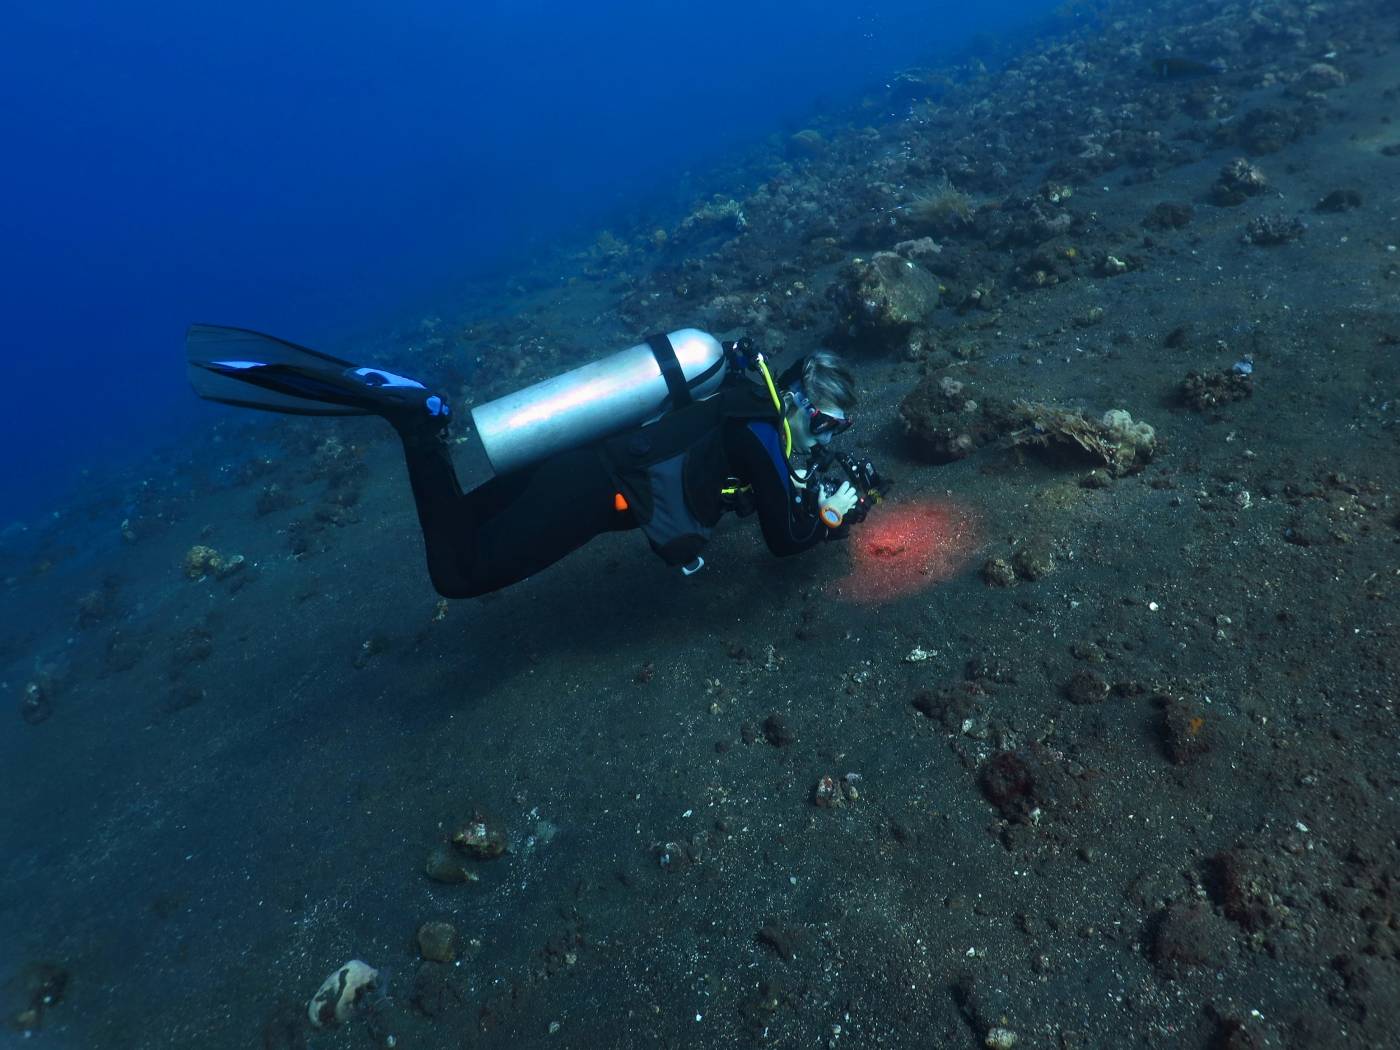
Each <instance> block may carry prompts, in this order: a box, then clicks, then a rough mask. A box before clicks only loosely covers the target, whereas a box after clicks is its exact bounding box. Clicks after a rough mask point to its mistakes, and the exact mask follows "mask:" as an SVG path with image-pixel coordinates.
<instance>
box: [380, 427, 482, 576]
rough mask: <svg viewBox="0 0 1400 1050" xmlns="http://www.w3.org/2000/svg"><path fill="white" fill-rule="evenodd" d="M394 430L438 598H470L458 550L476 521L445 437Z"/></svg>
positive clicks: (465, 543) (462, 549)
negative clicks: (401, 451) (398, 439)
mask: <svg viewBox="0 0 1400 1050" xmlns="http://www.w3.org/2000/svg"><path fill="white" fill-rule="evenodd" d="M399 436H400V437H401V438H402V439H403V452H404V462H405V463H406V464H407V466H408V482H409V485H410V486H412V488H413V502H414V505H415V506H416V507H417V510H418V524H419V526H420V527H421V528H422V530H423V546H424V548H425V550H426V553H427V560H428V576H429V577H430V578H431V579H432V581H433V587H434V588H436V590H437V592H438V593H439V594H441V595H442V596H443V597H444V598H470V597H472V596H473V594H474V593H475V592H474V591H473V590H472V589H471V584H470V581H469V579H468V576H467V573H466V572H464V570H463V562H464V558H463V556H464V554H465V553H466V552H468V551H469V550H470V549H471V545H472V537H473V534H474V531H475V524H476V522H475V516H474V515H473V513H472V508H471V506H470V505H469V503H468V501H467V499H466V497H465V496H464V495H463V494H462V486H461V483H460V482H458V480H457V470H456V468H455V467H454V466H453V464H452V455H451V452H450V451H449V449H448V445H447V441H446V440H445V439H444V437H443V436H442V435H441V434H427V433H421V432H420V433H414V432H412V431H409V430H399Z"/></svg>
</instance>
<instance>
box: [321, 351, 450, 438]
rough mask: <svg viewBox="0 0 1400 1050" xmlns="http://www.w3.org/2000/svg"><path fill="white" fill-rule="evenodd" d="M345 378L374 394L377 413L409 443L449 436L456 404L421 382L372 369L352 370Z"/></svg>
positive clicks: (373, 400) (347, 372)
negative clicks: (447, 433) (453, 407)
mask: <svg viewBox="0 0 1400 1050" xmlns="http://www.w3.org/2000/svg"><path fill="white" fill-rule="evenodd" d="M345 377H346V378H347V379H350V380H353V381H355V382H358V383H360V384H362V385H363V386H364V387H365V388H366V389H367V391H368V392H372V394H373V397H372V398H371V403H372V404H373V406H374V410H375V411H376V412H377V413H378V414H379V415H381V416H383V417H384V418H385V419H387V420H388V421H389V423H390V424H391V425H392V426H393V428H394V429H395V430H397V431H398V432H399V436H400V437H402V438H403V439H404V440H405V441H409V440H411V441H424V442H433V441H441V440H442V439H443V438H444V437H445V436H446V432H447V428H448V426H449V425H450V424H451V422H452V405H451V404H450V403H449V402H448V400H447V398H445V397H443V396H442V395H441V394H435V393H433V392H432V391H431V390H429V389H428V388H427V387H426V386H424V385H423V384H422V383H420V382H418V380H416V379H409V378H407V377H406V376H401V375H395V374H394V373H393V372H389V371H386V370H384V369H382V368H372V367H361V368H352V369H349V370H347V371H346V373H345Z"/></svg>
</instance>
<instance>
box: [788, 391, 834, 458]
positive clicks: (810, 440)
mask: <svg viewBox="0 0 1400 1050" xmlns="http://www.w3.org/2000/svg"><path fill="white" fill-rule="evenodd" d="M814 410H815V411H814ZM787 418H788V428H789V429H790V430H791V431H792V447H793V450H794V451H797V452H810V451H811V450H812V449H814V448H816V447H817V446H818V445H829V444H831V439H832V438H833V437H835V436H836V434H837V433H838V432H839V431H838V428H836V427H833V426H830V425H824V426H820V427H816V428H814V427H813V425H812V421H813V420H821V421H824V422H827V423H828V424H829V421H831V420H844V419H845V415H844V413H842V411H841V410H840V409H839V408H837V407H836V406H835V405H822V404H817V405H812V404H810V403H807V402H806V401H805V399H803V398H798V399H796V401H795V403H794V404H793V406H792V409H791V410H790V411H789V412H788V417H787ZM814 431H815V432H814Z"/></svg>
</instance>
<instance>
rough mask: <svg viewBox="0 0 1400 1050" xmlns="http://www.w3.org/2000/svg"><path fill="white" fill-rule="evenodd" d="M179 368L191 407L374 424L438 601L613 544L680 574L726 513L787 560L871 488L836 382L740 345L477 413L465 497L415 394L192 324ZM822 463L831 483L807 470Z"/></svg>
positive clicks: (363, 373) (437, 426)
mask: <svg viewBox="0 0 1400 1050" xmlns="http://www.w3.org/2000/svg"><path fill="white" fill-rule="evenodd" d="M186 353H187V361H188V373H189V377H190V380H191V382H192V384H193V385H194V388H195V391H196V393H198V394H199V395H200V396H201V397H203V398H205V399H208V400H212V401H220V402H223V403H225V404H233V405H242V406H245V407H252V408H259V409H264V410H268V411H276V412H286V413H293V414H300V415H378V416H381V417H383V418H384V419H386V420H388V422H389V423H390V424H391V425H392V426H393V427H394V429H395V430H396V431H397V432H398V435H399V437H400V439H401V440H402V442H403V449H404V457H405V460H406V462H407V465H408V476H409V482H410V484H411V485H412V489H413V497H414V502H415V503H416V505H417V510H418V520H419V523H420V525H421V526H422V530H423V541H424V545H425V547H426V549H427V562H428V573H429V575H430V577H431V579H432V582H433V586H434V587H435V588H436V589H437V591H438V593H439V594H441V595H443V596H444V597H447V598H469V597H476V596H478V595H482V594H487V593H490V592H492V591H496V590H499V589H501V588H503V587H507V586H509V585H510V584H512V583H516V582H519V581H520V580H523V579H525V578H526V577H528V576H531V575H533V574H534V573H536V572H538V571H539V570H541V569H543V568H545V567H546V566H549V565H552V564H553V563H554V562H556V561H558V560H559V559H561V558H563V557H564V556H565V555H567V554H569V553H571V552H572V551H574V550H577V549H578V548H579V547H581V546H583V545H584V544H585V543H587V542H588V541H589V540H591V539H593V538H594V537H595V536H597V535H599V534H601V533H604V532H614V531H619V530H626V529H640V530H641V531H642V532H643V534H644V535H645V536H646V537H647V539H648V541H649V542H650V544H651V546H652V549H653V550H654V551H655V552H656V553H657V554H659V555H660V556H661V557H662V558H663V559H664V560H665V561H666V562H667V563H668V564H670V565H673V566H676V567H678V568H680V569H681V570H682V572H684V573H685V574H686V575H690V574H692V573H694V572H696V571H698V570H699V569H700V568H701V567H702V566H703V565H704V559H703V558H702V557H701V555H700V551H701V549H702V548H703V547H704V545H705V543H706V541H707V540H708V539H709V537H710V534H711V532H712V531H713V529H714V527H715V525H716V524H717V523H718V521H719V519H720V518H721V517H722V516H723V515H724V514H725V513H726V512H729V511H733V512H735V513H738V514H739V515H741V516H747V515H748V514H752V513H756V514H757V515H758V519H759V524H760V527H761V529H762V532H763V538H764V540H765V541H766V543H767V546H768V548H769V550H770V551H772V552H773V553H774V554H775V555H778V556H780V557H781V556H787V555H792V554H797V553H799V552H801V551H804V550H807V549H808V548H810V547H812V546H814V545H815V544H817V543H820V542H822V541H824V540H827V539H832V538H840V537H843V536H844V535H845V534H846V533H847V532H848V530H849V527H850V523H851V522H854V521H858V520H861V519H863V518H864V516H865V513H866V511H867V508H868V506H869V505H870V504H871V503H872V502H874V501H875V500H876V499H878V497H879V492H880V491H881V490H882V483H881V482H880V481H879V478H878V475H876V473H875V471H874V468H873V466H871V465H870V464H868V463H864V464H861V463H859V462H858V461H857V460H855V459H854V458H852V457H844V458H842V457H835V456H834V454H833V453H832V452H831V451H830V450H829V449H828V448H827V446H828V444H829V443H830V441H831V439H832V438H833V437H834V436H835V435H837V434H839V433H841V432H843V431H845V430H847V429H848V428H849V427H850V426H851V425H852V422H853V419H852V416H851V409H852V408H853V407H854V405H855V403H856V395H855V385H854V380H853V377H852V375H851V372H850V370H849V369H848V368H847V367H846V365H845V364H844V363H843V362H842V361H841V359H840V358H839V357H837V356H836V355H835V354H833V353H830V352H828V351H824V350H819V351H817V352H815V353H812V354H809V355H807V356H806V357H804V358H802V359H800V360H798V361H797V362H796V363H795V364H793V365H792V366H791V367H790V368H788V369H787V370H786V371H785V372H783V373H782V375H781V376H779V377H778V378H777V380H776V381H775V380H774V378H773V376H772V373H771V372H770V371H769V369H768V366H767V363H766V361H765V359H764V357H763V355H762V354H761V353H758V352H756V351H755V350H754V348H753V346H752V344H751V343H750V342H749V341H748V340H747V339H744V340H739V341H738V342H734V343H727V344H721V343H719V342H718V341H717V340H716V339H714V338H713V337H712V336H710V335H708V334H707V333H704V332H701V331H698V330H697V329H682V330H680V331H677V332H672V333H669V334H667V335H656V336H651V337H649V338H648V340H647V341H646V342H645V343H642V344H638V345H637V346H634V347H632V348H630V349H629V350H625V351H622V352H621V353H618V354H614V355H612V356H611V357H609V358H605V359H603V360H601V361H598V362H594V363H593V364H590V365H585V366H583V367H582V368H577V369H574V370H573V371H571V372H568V373H565V374H564V375H561V376H556V377H554V378H553V379H549V380H545V381H544V382H542V383H537V384H535V385H534V386H531V387H528V388H526V389H525V390H522V391H517V392H516V393H514V394H511V395H507V396H506V397H503V398H499V399H497V400H496V401H492V402H489V403H487V404H484V405H478V406H476V407H474V408H473V409H472V421H473V424H474V425H475V429H476V431H477V434H478V436H479V437H480V439H481V442H482V445H483V447H484V449H485V451H486V454H487V458H488V459H489V460H490V461H491V465H492V467H493V469H494V471H495V476H494V477H493V478H491V480H489V481H487V482H485V483H484V484H482V485H480V486H479V487H477V488H475V489H472V490H471V491H470V492H463V491H462V489H461V486H460V484H459V483H458V479H457V473H456V469H455V467H454V465H453V462H452V457H451V454H450V446H449V443H448V440H447V432H448V427H449V424H450V422H451V419H452V414H451V407H450V405H449V404H448V402H447V399H446V398H444V397H443V396H442V395H441V394H438V393H434V392H433V391H432V390H430V389H429V388H427V387H426V386H424V385H423V384H422V383H420V382H418V381H417V380H415V379H409V378H407V377H404V376H400V375H396V374H394V373H392V372H389V371H386V370H384V369H381V368H374V367H366V366H359V365H355V364H353V363H351V362H348V361H343V360H341V359H339V358H335V357H332V356H330V355H328V354H323V353H320V352H319V351H316V350H310V349H307V348H306V347H301V346H296V345H295V344H292V343H288V342H285V341H283V340H280V339H276V338H274V337H272V336H268V335H263V334H261V333H258V332H252V331H248V330H246V329H238V328H224V327H219V326H214V325H193V326H192V327H191V328H190V329H189V332H188V333H187V336H186ZM745 371H749V372H753V373H756V374H757V376H758V377H759V380H760V381H752V380H749V379H746V378H745V377H744V376H743V374H742V373H743V372H745ZM833 462H836V463H839V465H841V466H842V467H843V468H844V469H845V472H846V478H845V479H844V480H840V481H835V480H831V479H829V478H828V476H827V475H826V474H825V473H824V470H825V468H827V467H830V466H831V465H832V463H833ZM804 464H805V465H804Z"/></svg>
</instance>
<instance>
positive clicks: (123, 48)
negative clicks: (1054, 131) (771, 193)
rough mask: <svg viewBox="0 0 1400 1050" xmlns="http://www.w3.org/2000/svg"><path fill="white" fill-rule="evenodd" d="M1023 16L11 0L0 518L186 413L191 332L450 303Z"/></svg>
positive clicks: (630, 6) (412, 2)
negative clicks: (191, 328) (633, 203)
mask: <svg viewBox="0 0 1400 1050" xmlns="http://www.w3.org/2000/svg"><path fill="white" fill-rule="evenodd" d="M1051 6H1052V5H1051V4H1049V3H1045V2H1034V0H1002V2H987V3H983V4H980V5H975V6H974V5H965V4H956V5H955V4H942V3H935V4H929V3H927V2H914V0H890V2H880V3H850V2H845V3H837V2H833V0H812V2H805V3H791V2H781V3H780V2H766V0H749V2H744V3H738V2H734V0H721V2H710V3H697V2H691V0H681V2H672V3H661V4H654V3H641V2H637V0H632V2H618V0H603V2H595V3H591V4H566V3H561V2H558V0H550V2H546V0H515V2H509V3H507V2H499V0H498V2H490V0H486V2H476V3H471V4H462V3H447V2H443V0H406V2H403V3H398V4H393V5H390V4H377V5H375V4H351V5H346V4H339V3H337V4H331V3H326V2H324V0H315V2H310V3H305V4H285V3H270V2H267V0H245V2H243V3H239V4H236V5H224V6H218V7H209V6H208V5H200V4H190V3H188V2H184V0H181V2H174V0H144V2H138V3H136V4H131V5H113V4H107V3H96V2H90V0H79V2H65V0H57V2H54V0H45V2H42V3H41V2H37V0H17V2H16V3H14V4H10V5H7V8H6V12H7V13H6V15H5V17H4V22H5V23H6V24H5V27H4V33H3V34H0V83H3V96H2V97H3V98H4V99H5V100H6V103H5V105H4V106H0V142H3V143H4V150H3V155H4V156H5V157H6V158H7V159H6V160H5V161H4V162H3V163H0V193H3V200H4V202H5V203H4V207H3V208H0V237H2V238H3V243H4V245H5V251H4V253H3V256H0V268H2V272H0V306H2V307H3V315H4V318H5V324H6V329H5V337H4V339H3V341H2V342H0V356H2V359H3V364H4V368H5V374H4V382H3V383H0V390H3V391H4V394H3V398H4V400H3V405H0V428H2V429H0V441H3V446H0V447H3V450H4V455H5V457H6V461H7V467H6V476H7V479H8V484H6V485H4V486H0V527H3V526H4V525H5V523H8V522H10V521H12V520H16V519H21V518H32V517H33V516H35V515H37V514H40V513H46V512H49V511H51V510H54V509H57V508H59V507H61V506H62V505H63V502H64V501H65V500H66V499H67V493H68V491H69V490H70V489H71V487H72V486H73V485H74V484H75V483H78V484H84V483H86V482H84V481H83V478H84V476H86V477H88V478H93V479H99V480H100V478H101V477H102V476H103V475H104V474H106V473H108V472H111V471H113V470H117V469H119V468H121V467H122V466H124V465H130V464H132V463H139V462H140V460H141V457H142V456H143V455H144V454H146V451H147V450H149V449H151V448H153V447H156V446H157V445H159V444H161V443H165V444H169V443H171V442H175V441H179V440H182V438H183V436H184V435H185V434H186V433H187V432H189V430H190V426H191V424H192V423H195V422H197V421H198V420H200V419H202V418H209V416H210V413H211V412H212V411H214V410H213V409H211V408H210V407H209V406H207V405H204V404H201V403H199V402H198V401H196V399H195V398H194V397H193V396H192V395H191V394H190V393H189V392H188V389H187V387H186V385H185V379H184V374H183V363H182V350H181V338H182V334H183V331H184V328H185V326H186V325H187V324H188V323H189V322H190V321H193V320H204V321H211V322H215V323H223V324H236V325H242V326H247V327H253V328H260V329H264V330H269V331H273V332H275V333H277V334H279V335H283V336H284V337H286V338H290V339H293V340H297V341H301V342H306V343H310V344H312V345H327V344H330V345H333V344H334V342H335V341H336V340H338V339H344V338H349V337H350V336H352V335H353V334H354V333H355V332H356V331H359V330H363V329H364V328H366V327H367V326H374V325H383V324H387V323H390V322H391V321H392V319H393V318H395V317H399V316H407V315H408V314H409V313H410V312H411V311H415V310H423V311H427V310H441V311H444V312H447V311H451V310H452V309H453V307H454V305H458V306H460V303H461V297H462V296H463V295H464V294H465V293H464V292H463V291H462V289H463V288H464V287H465V284H466V282H468V281H471V280H473V279H479V278H490V277H493V276H497V277H498V276H500V275H502V274H504V273H508V272H509V270H510V268H511V267H512V265H514V264H517V263H518V262H519V261H520V260H522V259H525V258H528V257H529V256H530V255H531V253H532V252H536V251H538V250H539V249H540V247H541V246H543V245H547V244H548V243H549V242H550V240H551V239H554V238H558V237H566V236H578V235H579V234H580V233H581V232H582V231H583V230H585V229H586V228H587V227H588V224H589V223H592V222H600V221H602V220H603V219H604V218H605V217H606V216H607V215H608V214H610V213H612V212H616V211H617V210H618V209H620V208H622V207H624V206H625V205H626V204H627V202H628V201H629V200H631V199H633V198H637V197H641V198H644V199H645V198H650V197H657V198H664V197H665V196H666V195H667V194H668V191H673V190H674V187H675V186H677V185H678V184H679V179H680V176H681V174H682V173H683V172H686V171H690V172H692V173H694V177H695V178H696V179H699V180H700V181H699V183H698V185H699V186H700V187H701V188H703V173H704V171H705V168H706V166H707V165H711V164H713V163H714V162H715V161H716V160H717V159H720V158H722V157H723V155H724V153H725V151H726V150H734V149H742V148H744V147H745V146H746V145H747V144H751V143H753V142H754V141H756V140H758V139H761V138H762V137H763V136H765V135H768V134H771V133H774V132H781V131H791V130H794V129H796V128H797V127H800V126H801V121H802V119H803V117H804V116H810V114H812V113H813V112H814V111H816V110H820V109H822V108H824V107H845V106H849V105H850V104H852V103H853V102H854V101H855V99H856V98H857V97H858V95H859V93H860V92H861V91H862V90H864V89H867V88H870V87H873V86H876V85H878V84H879V83H881V82H882V81H883V80H884V79H885V78H887V77H888V76H889V75H890V74H891V73H892V72H893V71H895V70H896V69H898V68H900V67H901V66H903V65H908V64H912V63H917V62H920V61H924V60H931V59H934V58H938V57H942V56H947V55H948V54H949V53H956V52H958V51H959V50H960V49H964V48H966V47H968V46H969V45H970V44H971V43H972V42H974V41H975V39H976V37H977V35H978V34H991V35H995V36H998V37H1004V36H1005V35H1006V34H1007V33H1008V32H1011V31H1013V30H1015V29H1016V28H1017V27H1019V26H1029V25H1031V24H1032V23H1033V22H1034V20H1035V19H1037V18H1040V17H1044V16H1045V15H1046V14H1047V12H1048V11H1049V9H1050V8H1051ZM84 472H86V474H85V473H84Z"/></svg>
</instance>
